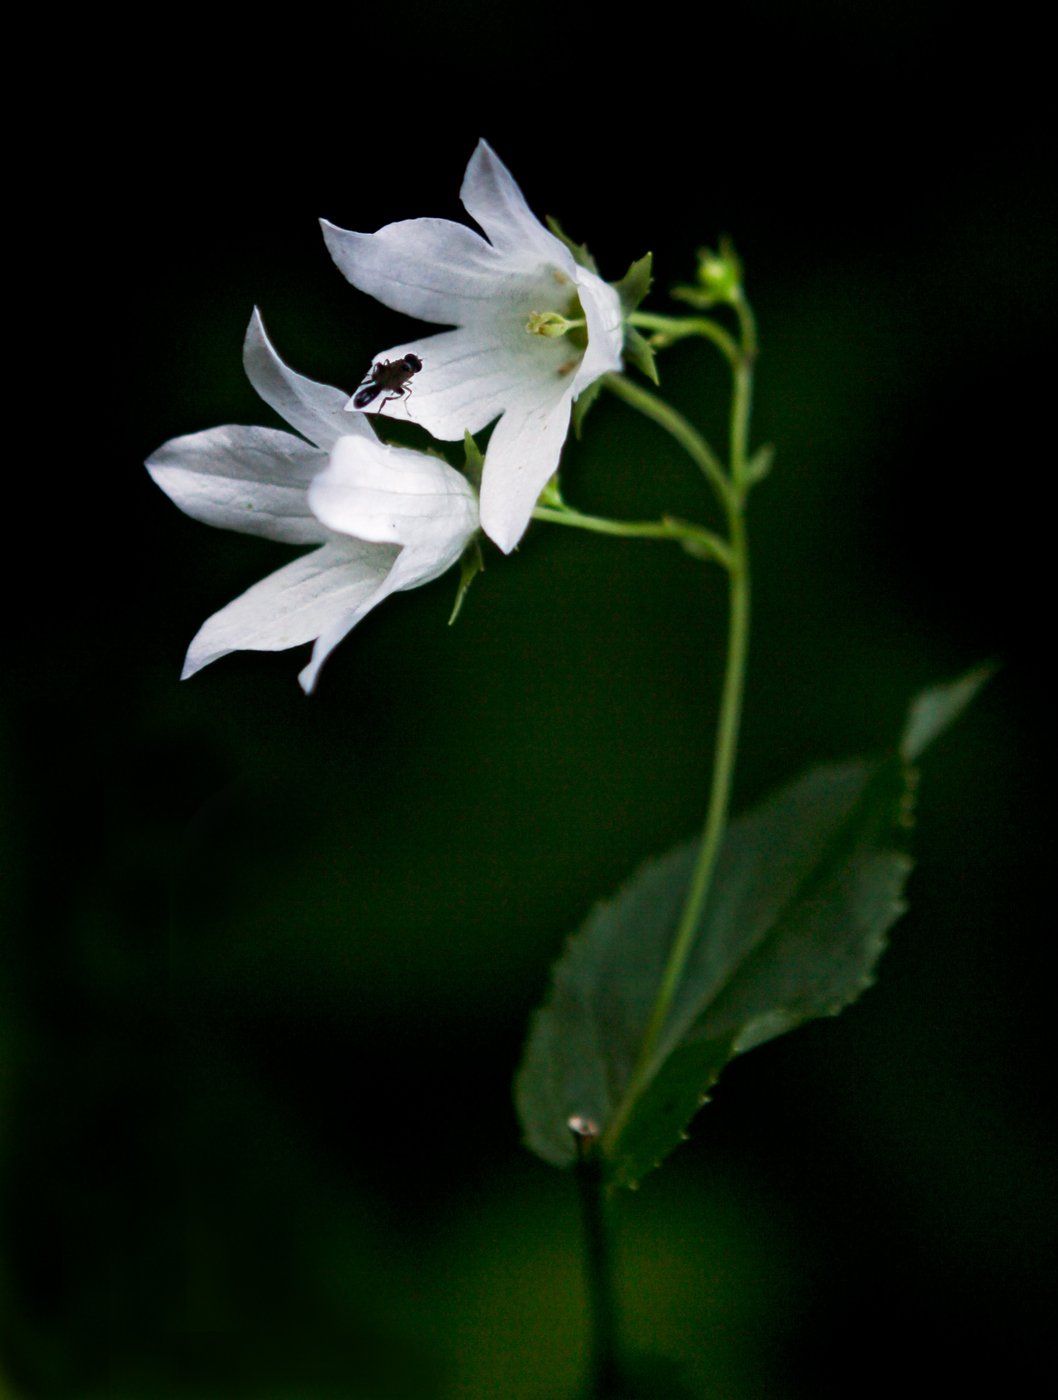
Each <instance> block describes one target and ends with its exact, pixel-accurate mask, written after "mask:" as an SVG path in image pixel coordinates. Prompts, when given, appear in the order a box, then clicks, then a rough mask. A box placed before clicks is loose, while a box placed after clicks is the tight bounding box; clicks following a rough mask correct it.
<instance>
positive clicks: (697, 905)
mask: <svg viewBox="0 0 1058 1400" xmlns="http://www.w3.org/2000/svg"><path fill="white" fill-rule="evenodd" d="M731 527H732V528H731V545H732V554H733V564H732V568H731V585H730V624H729V631H728V646H727V666H726V668H725V671H724V688H723V693H722V696H721V700H720V715H719V718H718V720H717V728H716V754H715V759H714V763H713V782H712V789H711V791H710V794H709V811H708V814H707V815H706V819H705V830H704V831H703V833H702V844H701V847H700V848H699V852H698V860H697V863H696V865H695V867H694V874H693V876H692V878H691V886H690V890H689V891H688V894H687V900H686V902H685V904H684V906H683V912H682V914H681V915H680V922H679V925H678V927H677V929H676V936H675V938H674V939H673V943H672V951H671V952H670V954H669V960H668V963H667V964H666V967H665V972H664V975H663V976H662V979H661V984H660V986H659V987H658V993H657V996H656V998H655V1000H654V1006H653V1008H652V1010H651V1015H650V1021H649V1022H648V1024H647V1029H646V1033H645V1034H644V1036H643V1044H642V1046H641V1047H640V1052H639V1062H638V1064H637V1066H636V1073H635V1076H634V1085H633V1087H634V1089H635V1092H634V1094H633V1093H632V1089H631V1088H630V1090H629V1097H630V1098H631V1099H632V1101H633V1102H634V1100H635V1098H638V1096H639V1092H640V1090H641V1089H642V1088H643V1087H644V1085H645V1084H646V1082H647V1080H648V1078H649V1076H650V1072H651V1060H652V1059H653V1056H654V1052H655V1050H656V1049H657V1047H658V1041H659V1040H660V1038H661V1033H662V1031H663V1029H664V1026H665V1020H666V1018H667V1016H668V1013H669V1008H670V1007H671V1005H672V1000H673V997H674V996H675V995H676V991H677V989H678V987H679V985H680V981H681V980H682V978H683V970H684V968H685V967H686V965H687V959H688V957H689V956H690V952H691V949H692V948H693V946H694V940H695V938H696V936H697V934H698V926H699V924H700V922H701V918H702V912H703V910H704V908H705V901H706V897H707V895H708V893H709V885H710V883H711V881H712V878H713V871H714V870H715V869H716V859H717V856H718V855H719V854H720V846H721V843H722V842H723V839H724V830H725V828H726V826H727V811H728V806H729V804H730V801H731V785H732V780H733V778H734V775H735V755H736V753H737V751H738V731H739V722H740V719H741V714H742V692H743V687H744V680H745V673H746V655H747V652H748V649H749V603H750V581H749V560H748V558H747V554H746V534H745V526H744V524H743V521H742V515H741V512H739V511H733V512H732V522H731ZM629 1107H631V1104H630V1105H629ZM622 1126H623V1125H622ZM615 1137H616V1135H614V1139H612V1140H615Z"/></svg>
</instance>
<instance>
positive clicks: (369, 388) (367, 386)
mask: <svg viewBox="0 0 1058 1400" xmlns="http://www.w3.org/2000/svg"><path fill="white" fill-rule="evenodd" d="M381 392H382V385H381V384H376V383H375V382H374V381H373V378H372V375H370V374H369V375H368V376H367V378H366V379H365V380H364V382H363V384H361V386H360V388H359V389H357V391H356V393H355V394H354V395H353V407H354V408H366V407H367V406H368V404H369V403H371V402H372V400H374V399H377V398H378V396H379V394H381Z"/></svg>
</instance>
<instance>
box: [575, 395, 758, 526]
mask: <svg viewBox="0 0 1058 1400" xmlns="http://www.w3.org/2000/svg"><path fill="white" fill-rule="evenodd" d="M602 382H603V384H604V385H605V386H606V388H607V389H609V391H610V393H611V394H616V396H617V397H618V398H619V399H623V400H624V401H625V403H626V404H628V405H629V406H630V407H632V408H635V409H638V410H639V412H640V413H642V414H644V415H645V416H646V417H647V418H650V419H652V420H653V421H654V422H655V423H657V424H658V426H659V427H662V428H664V429H665V431H666V432H668V433H671V434H672V436H673V437H674V438H675V439H676V441H677V442H678V443H679V444H680V446H681V447H682V448H683V449H684V451H685V452H687V453H688V454H689V455H690V456H691V457H692V458H693V459H694V461H696V462H697V463H698V465H699V466H700V467H701V469H702V471H703V472H704V473H705V475H706V477H707V478H708V480H709V482H710V484H711V485H712V487H713V490H714V491H715V492H716V494H717V496H718V497H719V498H720V503H721V505H723V507H724V509H725V510H727V509H729V507H730V504H731V500H732V492H731V484H730V482H729V481H728V479H727V475H726V473H725V472H724V469H723V467H722V466H721V465H720V459H719V457H717V455H716V453H715V452H714V451H713V449H712V448H711V447H710V446H709V444H708V443H707V442H706V440H705V438H704V437H702V435H701V433H700V432H699V431H698V429H697V428H695V427H693V426H692V424H690V423H688V421H687V419H686V418H684V416H683V414H682V413H677V411H676V409H674V408H671V407H670V406H669V405H668V404H667V403H666V402H665V400H664V399H660V398H658V396H657V394H652V393H651V392H650V390H649V389H644V388H643V387H642V385H639V384H634V383H633V382H632V380H631V379H626V378H625V376H624V375H623V374H612V373H611V374H604V375H603V377H602Z"/></svg>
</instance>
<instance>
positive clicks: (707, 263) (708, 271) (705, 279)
mask: <svg viewBox="0 0 1058 1400" xmlns="http://www.w3.org/2000/svg"><path fill="white" fill-rule="evenodd" d="M698 282H699V285H701V286H702V287H704V288H705V290H706V291H707V292H709V293H711V294H712V296H713V297H714V298H715V299H716V300H717V301H734V300H735V299H736V297H737V295H738V292H739V290H740V288H741V286H742V264H741V263H740V262H739V260H738V256H737V255H736V253H735V249H734V245H733V244H732V242H731V240H730V238H721V240H720V251H719V252H718V253H714V252H713V250H712V248H699V250H698Z"/></svg>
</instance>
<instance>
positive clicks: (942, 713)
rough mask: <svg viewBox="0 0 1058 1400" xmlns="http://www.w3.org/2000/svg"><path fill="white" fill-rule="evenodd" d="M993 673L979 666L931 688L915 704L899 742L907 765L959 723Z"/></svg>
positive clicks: (991, 670) (988, 667)
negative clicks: (953, 679) (955, 678)
mask: <svg viewBox="0 0 1058 1400" xmlns="http://www.w3.org/2000/svg"><path fill="white" fill-rule="evenodd" d="M994 672H995V667H994V666H978V667H977V668H976V669H975V670H973V671H968V672H967V673H966V675H965V676H960V677H959V679H958V680H955V681H949V682H948V684H947V685H934V686H930V688H929V689H928V690H924V691H923V692H922V694H921V695H919V696H916V698H915V699H914V700H912V702H911V708H910V709H909V710H908V712H907V724H906V725H905V726H904V733H903V735H902V737H901V739H900V754H901V757H902V758H903V759H904V762H905V763H915V762H916V761H917V760H918V757H919V755H920V754H921V753H922V751H923V750H924V749H925V748H927V747H928V746H929V745H930V744H932V743H933V740H934V739H935V738H936V737H937V735H938V734H941V733H942V732H943V731H944V730H945V729H947V728H948V726H949V725H950V724H951V723H953V721H955V720H956V719H958V717H959V716H960V715H961V714H962V712H963V710H965V709H966V707H967V705H969V703H970V701H971V700H972V699H973V698H974V696H975V695H976V694H977V692H978V691H979V690H980V689H981V687H982V686H983V685H984V683H985V681H987V680H988V679H989V677H990V676H992V675H993V674H994Z"/></svg>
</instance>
